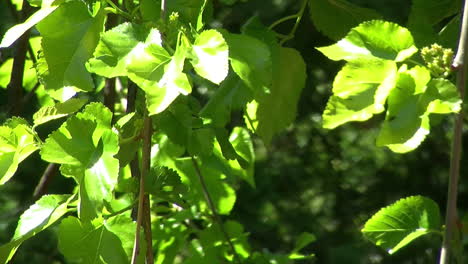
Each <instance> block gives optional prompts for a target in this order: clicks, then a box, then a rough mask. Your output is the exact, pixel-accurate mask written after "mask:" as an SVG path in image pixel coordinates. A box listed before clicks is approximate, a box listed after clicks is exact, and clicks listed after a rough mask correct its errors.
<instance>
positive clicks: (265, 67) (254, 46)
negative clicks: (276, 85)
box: [223, 33, 273, 95]
mask: <svg viewBox="0 0 468 264" xmlns="http://www.w3.org/2000/svg"><path fill="white" fill-rule="evenodd" d="M223 36H224V39H225V40H226V42H227V43H228V46H229V60H230V61H231V66H232V69H233V70H234V72H235V73H236V74H237V75H238V76H239V77H240V78H241V80H242V81H244V82H245V84H246V85H247V87H249V88H250V89H251V90H252V91H253V93H254V95H264V94H266V93H268V92H269V89H270V87H271V84H272V81H273V80H272V79H273V72H272V71H273V66H272V56H271V52H270V49H269V47H268V46H267V45H266V44H265V43H263V42H262V41H260V40H258V39H256V38H253V37H250V36H247V35H240V34H231V33H223ZM254 54H255V55H254Z"/></svg>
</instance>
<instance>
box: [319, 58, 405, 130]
mask: <svg viewBox="0 0 468 264" xmlns="http://www.w3.org/2000/svg"><path fill="white" fill-rule="evenodd" d="M396 77H397V69H396V65H395V63H394V62H393V61H384V60H360V61H353V62H348V63H347V64H346V65H345V66H344V67H343V69H341V71H340V72H339V73H338V74H337V75H336V77H335V80H334V82H333V93H334V95H333V96H332V97H330V99H329V100H328V103H327V106H326V108H325V111H324V112H323V127H324V128H328V129H332V128H335V127H337V126H339V125H342V124H344V123H347V122H350V121H365V120H368V119H369V118H371V117H372V115H373V114H376V113H381V112H383V111H384V109H385V108H384V104H385V101H386V99H387V96H388V94H389V93H390V91H391V90H392V89H393V88H394V86H395V82H396Z"/></svg>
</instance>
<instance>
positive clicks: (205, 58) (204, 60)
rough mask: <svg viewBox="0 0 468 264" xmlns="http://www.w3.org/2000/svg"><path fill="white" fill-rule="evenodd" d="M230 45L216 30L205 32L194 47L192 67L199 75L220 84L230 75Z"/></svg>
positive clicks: (196, 40)
mask: <svg viewBox="0 0 468 264" xmlns="http://www.w3.org/2000/svg"><path fill="white" fill-rule="evenodd" d="M228 54H229V52H228V45H227V43H226V41H225V40H224V38H223V35H221V33H219V32H218V31H216V30H206V31H203V32H202V33H201V34H200V35H199V36H197V38H196V39H195V43H194V44H193V45H192V55H191V56H190V58H191V59H192V65H193V68H194V69H195V71H196V72H197V74H199V75H200V76H202V77H204V78H206V79H208V80H210V81H212V82H214V83H216V84H219V83H220V82H221V81H223V80H224V79H225V78H226V76H227V74H228V70H229V67H228Z"/></svg>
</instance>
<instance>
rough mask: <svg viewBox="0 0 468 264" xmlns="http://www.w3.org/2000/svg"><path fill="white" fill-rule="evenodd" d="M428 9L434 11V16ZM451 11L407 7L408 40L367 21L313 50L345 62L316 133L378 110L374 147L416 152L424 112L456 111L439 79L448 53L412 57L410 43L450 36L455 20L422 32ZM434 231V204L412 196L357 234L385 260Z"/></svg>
mask: <svg viewBox="0 0 468 264" xmlns="http://www.w3.org/2000/svg"><path fill="white" fill-rule="evenodd" d="M433 5H436V6H438V7H442V8H440V9H437V10H435V9H434V8H433ZM458 7H459V5H458V4H455V2H452V4H448V3H442V4H441V3H439V2H437V3H435V2H434V3H433V1H429V3H426V2H424V3H422V1H413V9H412V12H411V14H410V19H409V23H408V26H409V28H410V29H411V30H414V32H416V34H415V37H416V41H415V39H414V38H413V35H412V34H411V33H410V31H409V30H408V29H407V28H404V27H401V26H399V25H397V24H394V23H391V22H385V21H381V20H371V21H367V22H363V23H361V24H359V25H358V26H356V27H354V28H352V29H351V30H350V31H349V32H348V33H347V35H346V36H344V38H342V39H341V40H339V41H338V42H337V43H335V44H333V45H330V46H326V47H321V48H317V49H318V50H319V51H320V52H321V53H323V54H324V55H325V56H327V57H328V58H329V59H331V60H335V61H339V60H345V61H346V64H345V66H344V67H343V68H342V69H341V70H340V71H339V72H338V74H337V75H336V77H335V79H334V82H333V89H332V92H333V95H332V96H331V97H330V99H329V101H328V103H327V106H326V109H325V111H324V112H323V116H322V118H323V127H324V128H327V129H333V128H336V127H337V126H340V125H343V124H345V123H348V122H351V121H366V120H369V119H370V118H372V117H373V116H374V115H376V114H380V113H384V112H385V119H384V121H383V123H382V125H381V129H380V132H379V134H378V136H377V145H378V146H386V147H388V148H389V149H390V150H392V151H393V152H397V153H406V152H409V151H412V150H414V149H416V148H417V147H418V146H419V145H420V144H421V142H422V141H423V140H424V139H425V138H426V136H427V135H428V134H429V131H430V124H431V120H430V116H431V114H439V115H440V114H451V113H457V112H459V111H461V107H462V98H460V95H459V93H458V91H457V88H456V86H455V85H454V84H453V82H452V80H449V79H446V78H447V77H449V75H450V73H451V68H450V65H451V62H452V57H453V51H452V50H451V49H446V48H443V47H442V46H440V45H438V44H432V45H431V46H430V47H424V48H422V49H421V53H420V57H418V58H414V57H415V56H414V55H416V54H417V51H418V48H417V47H416V44H415V42H416V43H417V44H420V45H422V44H425V45H427V44H429V43H431V42H430V41H436V40H438V39H442V38H443V37H446V36H447V35H448V34H452V35H453V32H449V33H447V32H448V31H453V28H452V27H455V26H457V23H456V21H455V22H454V21H453V20H452V22H450V23H449V25H447V26H446V27H445V28H444V30H442V31H441V32H440V33H439V34H435V33H434V32H433V31H432V28H430V27H431V26H432V25H434V23H438V22H440V21H441V20H442V19H444V18H446V17H449V16H451V15H454V14H456V13H457V11H458V9H457V8H458ZM346 10H347V11H349V12H350V13H355V14H356V15H357V16H358V17H361V18H365V17H367V16H373V15H375V14H374V13H372V10H365V9H360V8H357V7H354V8H348V9H346ZM423 11H424V12H426V13H424V12H423ZM429 18H431V19H430V20H429ZM429 21H430V23H428V22H429ZM350 23H351V22H350ZM316 24H317V23H316ZM319 25H320V24H319ZM319 25H317V26H319ZM323 27H324V28H326V27H327V26H325V25H324V26H323ZM319 28H320V27H319ZM335 33H336V34H332V35H330V37H331V38H334V39H336V40H338V39H339V38H340V37H341V33H342V32H340V31H336V32H335ZM421 58H422V60H421ZM424 64H425V65H424ZM435 120H436V121H439V120H440V119H437V118H436V119H435ZM432 124H435V122H434V121H432ZM441 230H442V227H441V225H440V213H439V208H438V206H437V204H436V203H435V202H434V201H432V200H431V199H429V198H426V197H422V196H413V197H408V198H406V199H402V200H400V201H398V202H396V203H394V204H392V205H391V206H389V207H386V208H383V209H381V210H380V211H379V212H378V213H376V214H375V215H374V216H373V217H372V218H371V219H369V220H368V221H367V223H366V225H365V227H364V228H363V229H362V233H363V234H364V236H365V237H367V238H368V239H369V240H370V241H372V242H373V243H375V244H376V245H378V246H380V247H382V248H384V249H385V250H386V251H387V252H388V253H389V254H393V253H395V252H396V251H398V250H399V249H400V248H402V247H404V246H406V245H407V244H409V243H410V242H411V241H413V240H414V239H416V238H418V237H420V236H422V235H426V234H430V233H437V234H442V231H441Z"/></svg>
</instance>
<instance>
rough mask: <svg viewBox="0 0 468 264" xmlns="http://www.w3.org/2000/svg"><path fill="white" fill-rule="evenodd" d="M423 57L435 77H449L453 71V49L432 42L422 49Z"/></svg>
mask: <svg viewBox="0 0 468 264" xmlns="http://www.w3.org/2000/svg"><path fill="white" fill-rule="evenodd" d="M421 57H422V58H423V60H424V62H425V63H426V65H427V68H429V70H430V71H431V73H432V75H434V76H435V77H444V78H446V77H448V76H449V75H450V73H451V72H452V69H451V67H450V66H451V64H452V59H453V50H452V49H444V48H443V47H442V46H440V45H439V44H432V45H431V46H430V47H424V48H423V49H422V50H421Z"/></svg>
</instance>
